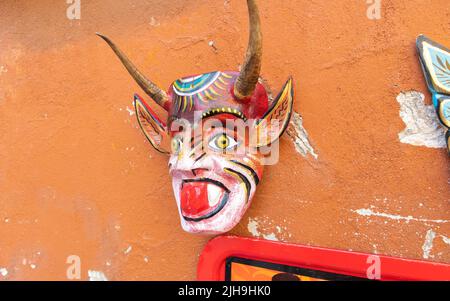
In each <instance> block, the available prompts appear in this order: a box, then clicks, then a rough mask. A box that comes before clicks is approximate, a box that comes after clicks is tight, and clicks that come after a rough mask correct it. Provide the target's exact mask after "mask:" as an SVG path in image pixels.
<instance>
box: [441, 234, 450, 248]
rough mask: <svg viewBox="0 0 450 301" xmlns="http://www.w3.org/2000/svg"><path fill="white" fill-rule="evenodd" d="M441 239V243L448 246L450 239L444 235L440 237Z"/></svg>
mask: <svg viewBox="0 0 450 301" xmlns="http://www.w3.org/2000/svg"><path fill="white" fill-rule="evenodd" d="M441 238H442V241H443V242H444V243H445V244H447V245H449V246H450V238H448V237H446V236H444V235H441Z"/></svg>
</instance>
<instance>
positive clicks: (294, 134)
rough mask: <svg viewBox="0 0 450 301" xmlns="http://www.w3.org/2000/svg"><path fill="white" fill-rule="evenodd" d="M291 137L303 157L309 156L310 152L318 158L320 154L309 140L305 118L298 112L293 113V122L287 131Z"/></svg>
mask: <svg viewBox="0 0 450 301" xmlns="http://www.w3.org/2000/svg"><path fill="white" fill-rule="evenodd" d="M287 133H288V135H289V137H291V139H292V141H293V142H294V145H295V150H296V151H297V152H298V153H299V154H301V155H302V156H303V157H307V156H308V154H310V155H311V156H313V157H314V159H316V160H317V159H318V158H319V155H317V154H316V152H315V150H314V148H313V147H312V145H311V142H310V140H309V135H308V132H307V131H306V129H305V128H304V126H303V118H302V116H301V115H300V114H298V113H297V112H294V114H293V115H292V119H291V123H290V126H289V128H288V131H287Z"/></svg>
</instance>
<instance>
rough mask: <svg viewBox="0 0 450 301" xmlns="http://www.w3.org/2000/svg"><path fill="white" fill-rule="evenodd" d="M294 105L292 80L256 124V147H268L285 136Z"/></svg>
mask: <svg viewBox="0 0 450 301" xmlns="http://www.w3.org/2000/svg"><path fill="white" fill-rule="evenodd" d="M293 104H294V85H293V79H292V78H290V79H289V80H288V81H287V82H286V84H285V85H284V87H283V90H282V91H281V92H280V94H279V95H278V96H277V98H276V99H275V100H274V101H273V102H272V105H271V106H270V108H269V110H268V111H267V113H266V114H265V115H264V116H263V117H262V118H261V119H260V120H258V122H257V123H256V134H257V140H258V142H257V145H256V147H264V146H268V145H270V144H272V143H274V142H275V141H277V140H278V139H279V138H280V137H281V136H282V135H283V133H284V132H285V131H286V129H287V127H288V125H289V122H290V120H291V116H292V109H293Z"/></svg>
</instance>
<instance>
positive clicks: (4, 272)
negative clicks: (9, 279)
mask: <svg viewBox="0 0 450 301" xmlns="http://www.w3.org/2000/svg"><path fill="white" fill-rule="evenodd" d="M0 275H2V276H3V277H6V276H8V270H7V269H6V268H0Z"/></svg>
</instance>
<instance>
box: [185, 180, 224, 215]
mask: <svg viewBox="0 0 450 301" xmlns="http://www.w3.org/2000/svg"><path fill="white" fill-rule="evenodd" d="M229 194H230V191H229V190H228V189H227V188H226V187H225V186H224V185H223V184H222V183H220V182H217V181H214V180H211V179H205V178H204V179H193V180H184V181H183V183H182V185H181V191H180V196H181V197H180V205H181V214H182V215H183V218H184V219H185V220H186V221H188V222H200V221H202V220H205V219H209V218H211V217H213V216H215V215H216V214H217V213H219V212H220V211H221V210H222V209H223V208H224V207H225V205H226V204H227V202H228V196H229Z"/></svg>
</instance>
